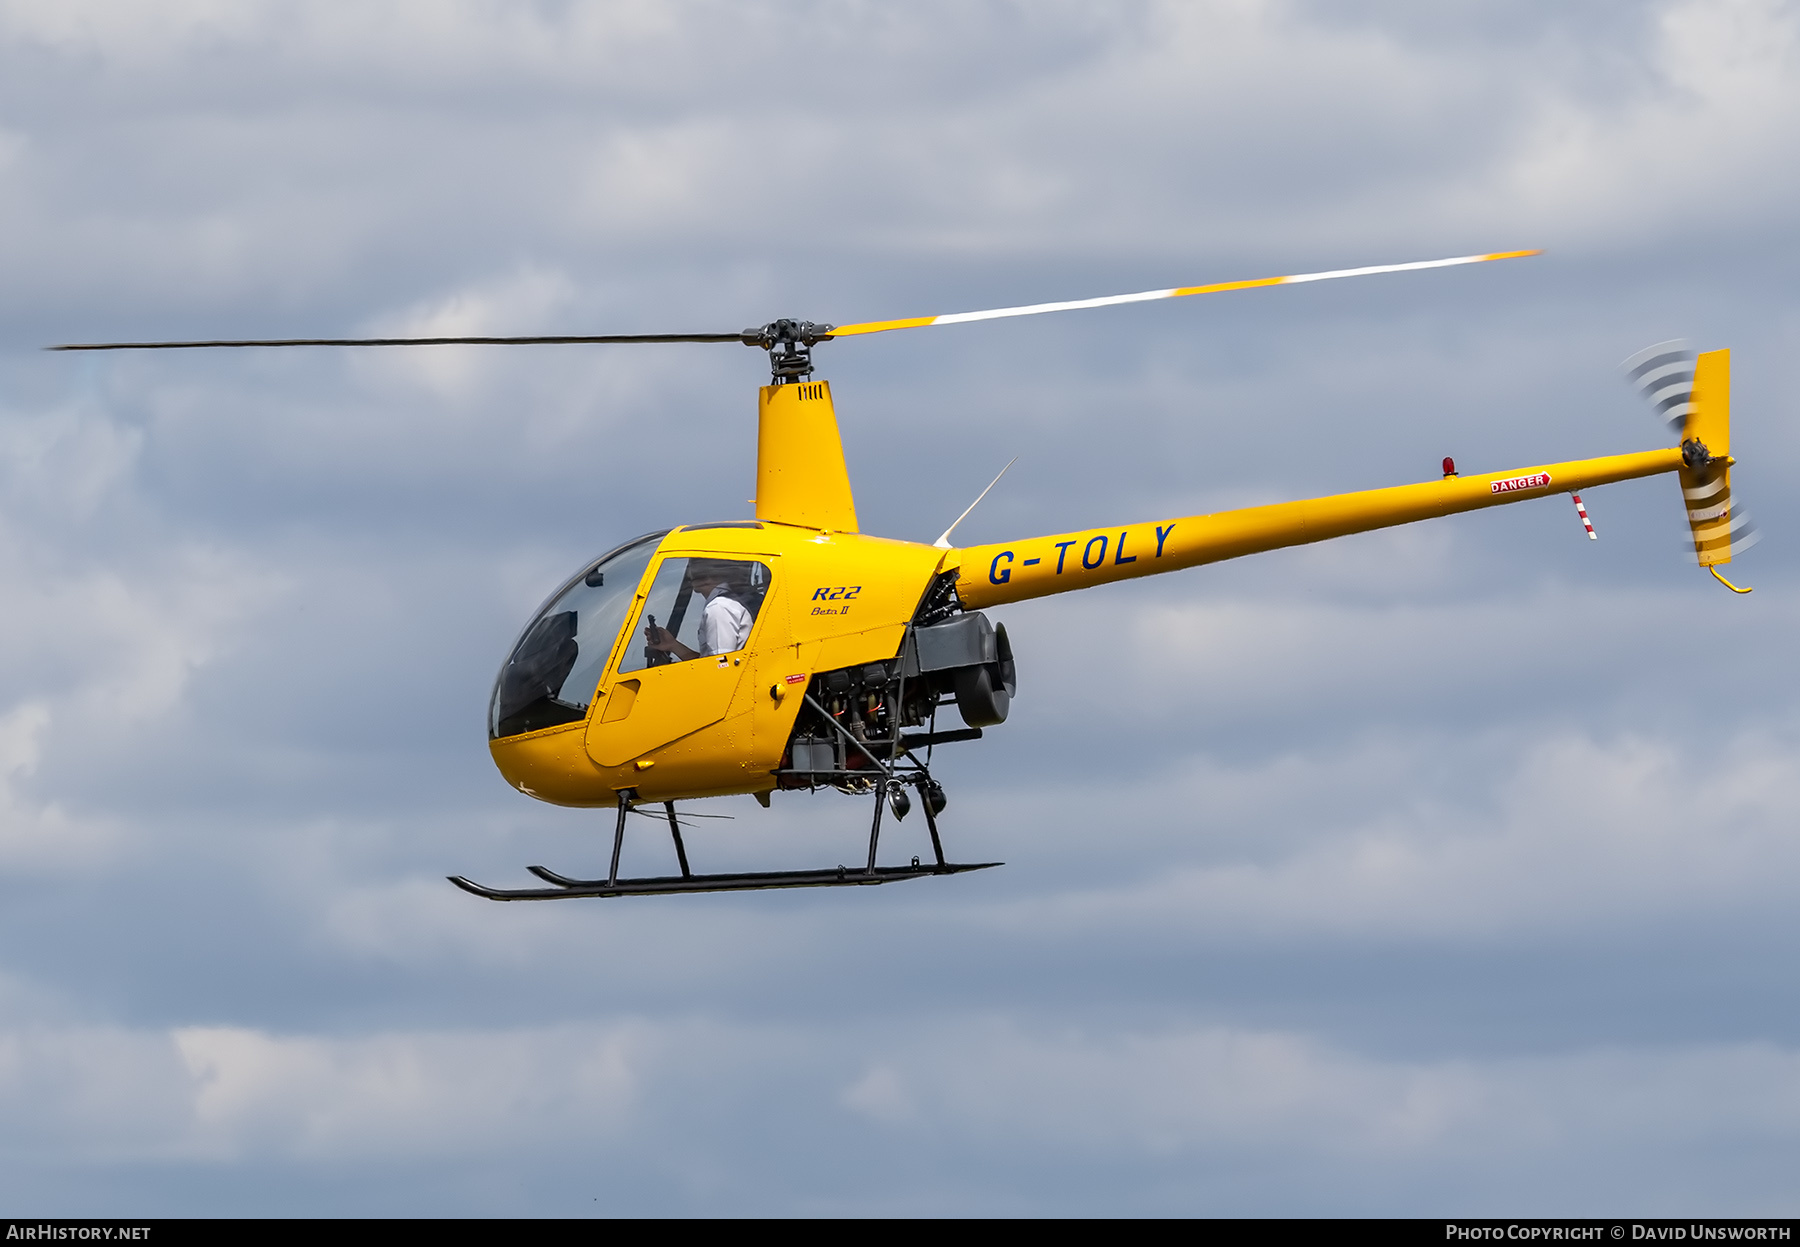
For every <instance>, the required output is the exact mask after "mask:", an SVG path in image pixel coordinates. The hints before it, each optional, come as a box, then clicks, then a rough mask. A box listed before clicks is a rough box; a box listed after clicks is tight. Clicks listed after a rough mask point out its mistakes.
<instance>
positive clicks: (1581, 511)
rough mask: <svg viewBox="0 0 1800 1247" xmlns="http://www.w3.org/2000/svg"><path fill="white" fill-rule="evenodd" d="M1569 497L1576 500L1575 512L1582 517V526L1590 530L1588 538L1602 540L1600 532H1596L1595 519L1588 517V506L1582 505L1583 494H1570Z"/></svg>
mask: <svg viewBox="0 0 1800 1247" xmlns="http://www.w3.org/2000/svg"><path fill="white" fill-rule="evenodd" d="M1569 497H1571V498H1573V499H1574V500H1575V514H1577V515H1579V516H1580V517H1581V526H1582V527H1583V528H1585V529H1587V530H1588V540H1589V541H1598V540H1600V538H1599V536H1598V534H1596V533H1595V532H1594V521H1592V520H1590V519H1589V518H1588V513H1587V508H1586V507H1584V506H1582V505H1581V495H1580V494H1570V495H1569Z"/></svg>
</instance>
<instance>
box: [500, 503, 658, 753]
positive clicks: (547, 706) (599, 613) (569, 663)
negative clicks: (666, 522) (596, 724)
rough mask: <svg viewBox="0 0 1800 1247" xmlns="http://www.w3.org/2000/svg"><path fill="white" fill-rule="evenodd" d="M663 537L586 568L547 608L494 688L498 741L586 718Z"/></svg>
mask: <svg viewBox="0 0 1800 1247" xmlns="http://www.w3.org/2000/svg"><path fill="white" fill-rule="evenodd" d="M664 535H665V534H663V533H651V534H650V535H649V536H647V537H640V538H638V539H637V540H636V541H633V542H631V543H629V544H628V545H624V546H620V547H619V548H618V549H617V550H614V551H613V552H612V553H611V554H608V555H607V556H606V557H605V558H603V559H600V560H599V561H598V562H596V563H592V564H589V565H588V566H587V567H586V568H585V569H583V570H582V571H581V572H579V573H577V574H576V576H575V578H574V579H572V580H571V581H570V582H569V583H568V584H566V585H564V586H563V587H562V589H560V590H559V591H558V592H557V593H555V594H554V595H553V596H552V597H551V598H550V600H549V601H548V602H547V603H545V604H544V607H543V609H541V610H540V611H539V612H538V614H537V617H536V618H535V619H533V620H532V621H531V626H530V627H528V628H526V629H525V632H524V634H523V635H522V636H520V638H519V642H518V644H517V645H515V646H513V652H512V657H510V658H508V659H507V660H506V665H505V666H504V667H502V668H500V677H499V679H497V680H496V681H494V699H493V702H492V704H491V705H490V706H489V709H488V735H489V736H490V737H492V738H493V739H495V740H498V739H499V738H500V737H502V736H517V735H519V733H521V732H534V731H536V730H537V729H539V728H541V727H554V726H556V725H557V724H558V723H574V722H576V721H577V720H580V719H584V718H586V717H587V709H588V706H589V704H591V703H592V702H593V700H594V687H595V685H597V684H599V683H600V673H601V670H602V669H603V668H604V667H605V666H606V658H607V655H608V654H610V653H612V646H613V641H614V640H616V639H617V638H618V635H619V629H621V628H623V627H624V626H625V616H626V615H627V614H628V613H629V612H630V610H631V600H632V596H633V595H634V594H635V593H636V591H637V586H638V581H640V580H642V579H643V577H644V571H645V569H646V568H648V567H649V566H650V559H651V558H652V557H653V556H654V555H655V554H656V547H657V546H658V545H659V544H660V543H661V541H662V539H663V537H664Z"/></svg>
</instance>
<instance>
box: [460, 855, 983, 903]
mask: <svg viewBox="0 0 1800 1247" xmlns="http://www.w3.org/2000/svg"><path fill="white" fill-rule="evenodd" d="M1003 864H1004V863H1002V862H973V863H963V862H946V863H944V864H943V865H942V866H939V865H936V864H935V863H927V864H925V865H920V864H919V863H918V861H917V859H915V860H914V862H913V864H912V865H910V866H877V867H876V868H875V870H874V872H873V873H871V872H869V871H867V870H864V869H862V868H861V867H856V866H839V867H837V868H836V869H835V870H769V871H763V872H760V873H757V874H748V875H686V876H683V875H664V876H662V877H661V878H656V879H620V880H618V881H617V882H616V883H608V882H607V881H606V880H604V879H570V878H568V877H567V876H564V875H559V874H557V873H556V872H555V871H554V870H546V869H545V868H544V867H542V866H532V867H529V869H530V871H531V873H532V874H534V875H536V876H537V877H538V878H540V879H542V880H544V881H545V882H546V883H550V884H554V885H555V886H554V887H548V888H489V887H483V886H482V885H481V884H479V883H474V882H471V881H470V880H468V879H465V878H463V877H462V876H461V875H451V876H450V882H451V883H454V884H455V885H456V886H457V887H459V888H461V889H462V890H463V891H465V892H473V893H474V894H475V895H476V896H485V897H487V898H488V900H490V901H555V900H562V899H564V898H565V897H572V896H666V895H669V894H671V893H675V892H752V891H759V890H762V889H765V888H858V887H870V886H872V885H875V884H881V883H893V882H895V881H897V880H900V879H923V878H925V877H926V876H927V875H956V874H961V873H962V872H964V871H966V870H986V869H988V868H989V867H990V866H1000V865H1003Z"/></svg>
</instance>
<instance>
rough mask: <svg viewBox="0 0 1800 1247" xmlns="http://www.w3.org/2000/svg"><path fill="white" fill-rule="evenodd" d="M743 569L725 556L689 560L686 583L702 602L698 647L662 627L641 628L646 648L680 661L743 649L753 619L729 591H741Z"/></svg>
mask: <svg viewBox="0 0 1800 1247" xmlns="http://www.w3.org/2000/svg"><path fill="white" fill-rule="evenodd" d="M746 570H747V569H746V568H745V566H744V564H742V563H735V562H732V561H731V560H729V559H694V560H692V561H690V562H689V564H688V583H689V584H690V585H692V586H693V589H694V592H695V593H696V594H698V595H699V596H700V598H701V600H702V601H704V602H705V603H706V606H705V608H704V609H703V610H702V611H701V612H700V636H699V638H698V639H699V642H700V648H699V649H693V648H690V647H689V646H686V645H683V644H682V643H681V642H680V641H677V640H676V639H675V634H674V633H672V632H670V631H669V630H668V629H667V628H662V627H655V628H645V629H644V640H645V641H646V642H647V643H648V645H649V647H650V648H651V649H653V650H659V651H661V652H662V653H665V654H673V655H675V657H676V658H677V659H678V660H680V661H682V662H686V661H688V660H689V659H692V658H705V657H710V656H712V655H714V654H729V653H732V652H733V651H735V650H740V649H743V648H744V646H745V644H746V643H748V642H749V640H750V625H751V624H752V623H753V622H755V620H754V617H753V616H752V615H751V614H750V612H749V611H748V610H747V609H745V607H744V604H743V603H742V602H739V601H738V600H737V599H736V597H734V596H733V593H734V591H736V592H739V593H741V592H742V591H743V590H744V589H745V588H746V587H747V586H746V585H745V584H744V577H745V571H746Z"/></svg>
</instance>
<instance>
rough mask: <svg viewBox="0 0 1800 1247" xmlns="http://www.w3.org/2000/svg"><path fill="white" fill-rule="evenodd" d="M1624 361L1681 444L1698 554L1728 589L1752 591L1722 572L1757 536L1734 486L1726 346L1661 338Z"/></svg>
mask: <svg viewBox="0 0 1800 1247" xmlns="http://www.w3.org/2000/svg"><path fill="white" fill-rule="evenodd" d="M1623 367H1624V370H1625V376H1626V378H1627V379H1628V380H1629V381H1630V382H1631V383H1632V384H1633V385H1634V386H1636V387H1637V389H1638V391H1639V393H1641V394H1643V396H1644V398H1645V399H1646V400H1647V401H1648V402H1649V403H1650V406H1651V407H1652V409H1654V410H1655V411H1656V413H1657V415H1658V416H1660V417H1661V418H1662V419H1663V420H1664V421H1665V422H1666V423H1667V424H1668V426H1669V430H1670V432H1672V433H1673V434H1674V435H1675V436H1676V438H1677V439H1678V440H1679V441H1680V443H1681V461H1682V467H1681V473H1680V476H1681V495H1682V501H1683V503H1684V504H1685V506H1686V508H1687V518H1688V529H1689V531H1690V533H1691V535H1692V538H1693V553H1694V558H1695V560H1696V561H1697V562H1698V563H1699V564H1700V566H1701V567H1704V568H1706V569H1707V570H1708V571H1710V572H1711V573H1712V574H1713V576H1714V578H1715V579H1717V580H1718V581H1719V583H1721V584H1723V585H1724V586H1725V587H1726V588H1728V589H1731V590H1732V591H1733V592H1735V593H1748V592H1750V590H1749V589H1745V588H1739V587H1738V586H1737V585H1734V584H1732V583H1731V582H1730V581H1729V580H1726V579H1725V577H1724V576H1722V575H1720V573H1719V568H1720V567H1721V566H1723V565H1725V564H1727V563H1730V562H1731V560H1732V557H1733V556H1734V555H1737V554H1741V553H1743V552H1744V551H1745V550H1748V549H1749V548H1750V547H1751V546H1753V545H1755V544H1756V543H1757V541H1758V540H1759V539H1760V534H1758V533H1757V531H1756V525H1755V524H1754V523H1752V522H1751V519H1750V515H1749V513H1748V512H1746V511H1745V510H1744V509H1743V508H1742V507H1741V506H1740V505H1739V504H1738V502H1737V500H1736V498H1735V497H1734V496H1733V494H1732V490H1731V465H1732V464H1733V463H1735V462H1736V460H1734V459H1733V458H1732V457H1731V352H1730V351H1707V352H1705V353H1704V354H1696V353H1695V352H1694V351H1693V350H1691V349H1689V347H1688V345H1687V344H1686V343H1685V342H1679V341H1677V342H1659V343H1657V344H1656V345H1655V346H1651V347H1646V348H1645V349H1644V350H1641V351H1639V352H1638V353H1637V354H1636V355H1633V356H1632V357H1631V358H1630V359H1628V360H1626V361H1625V363H1624V365H1623Z"/></svg>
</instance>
